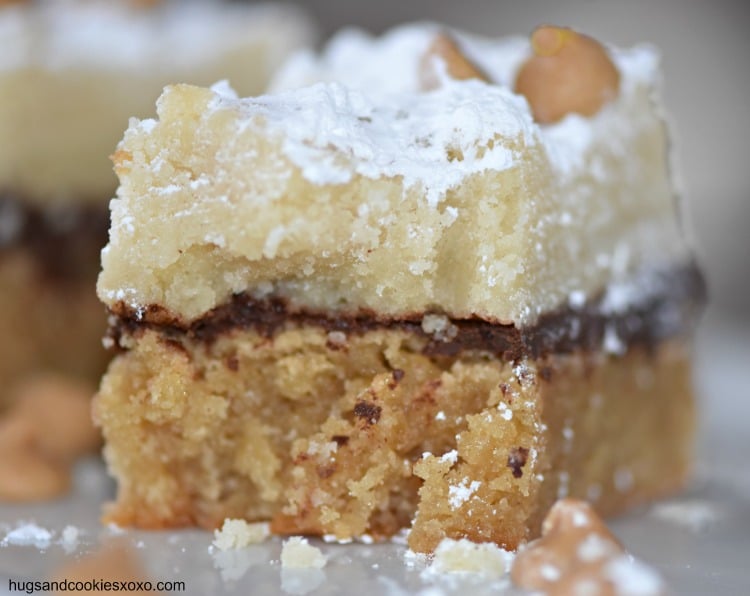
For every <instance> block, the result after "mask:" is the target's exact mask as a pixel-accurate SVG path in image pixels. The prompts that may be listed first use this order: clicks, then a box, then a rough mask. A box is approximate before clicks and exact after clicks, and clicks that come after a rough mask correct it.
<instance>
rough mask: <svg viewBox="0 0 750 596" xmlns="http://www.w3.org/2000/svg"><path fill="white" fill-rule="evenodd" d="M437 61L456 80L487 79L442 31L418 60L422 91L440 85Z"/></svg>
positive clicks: (451, 38) (454, 41)
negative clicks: (440, 62)
mask: <svg viewBox="0 0 750 596" xmlns="http://www.w3.org/2000/svg"><path fill="white" fill-rule="evenodd" d="M438 61H442V63H443V67H444V68H445V72H446V74H448V75H449V76H450V77H451V78H453V79H456V80H458V81H464V80H466V79H481V80H483V81H487V80H488V77H487V75H486V74H485V73H483V72H482V70H481V69H480V68H479V67H478V66H477V65H476V64H474V63H473V62H472V61H471V60H469V59H468V58H467V57H466V55H465V54H464V53H463V52H462V51H461V48H460V47H459V46H458V43H456V40H455V39H453V37H451V36H450V35H449V34H448V33H445V32H444V33H440V34H439V35H437V36H436V37H435V40H434V41H433V42H432V43H431V44H430V47H429V48H427V51H426V52H425V54H424V55H423V56H422V60H421V61H420V65H419V66H420V82H421V86H422V89H423V90H424V91H429V90H431V89H436V88H437V87H439V86H440V76H439V70H438V69H439V66H438V64H437V62H438Z"/></svg>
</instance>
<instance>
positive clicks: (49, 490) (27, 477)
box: [0, 446, 70, 502]
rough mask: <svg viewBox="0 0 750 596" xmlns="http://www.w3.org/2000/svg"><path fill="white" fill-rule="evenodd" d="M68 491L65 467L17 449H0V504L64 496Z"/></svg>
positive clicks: (68, 480) (29, 451) (19, 448)
mask: <svg viewBox="0 0 750 596" xmlns="http://www.w3.org/2000/svg"><path fill="white" fill-rule="evenodd" d="M69 488H70V472H69V470H68V468H67V467H65V466H61V465H59V464H58V463H55V462H50V461H49V460H47V459H45V458H44V457H42V456H40V455H39V454H38V453H36V452H34V451H32V450H28V449H24V448H21V447H16V448H12V447H8V446H3V447H2V448H0V500H2V501H19V502H27V501H38V500H46V499H52V498H54V497H58V496H60V495H62V494H65V493H66V492H67V491H68V490H69Z"/></svg>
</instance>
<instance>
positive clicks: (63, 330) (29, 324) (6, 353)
mask: <svg viewBox="0 0 750 596" xmlns="http://www.w3.org/2000/svg"><path fill="white" fill-rule="evenodd" d="M95 258H96V251H94V252H92V253H91V254H90V255H87V259H88V260H89V261H93V260H95ZM48 265H49V263H43V262H42V261H40V256H39V255H38V254H35V253H34V251H33V250H31V249H29V248H28V247H26V246H23V245H22V246H18V247H15V248H9V249H1V250H0V288H1V290H0V411H2V410H3V409H5V408H6V407H7V406H8V405H9V402H10V401H11V400H12V395H13V394H14V393H15V388H16V387H17V386H18V385H19V384H20V383H23V382H24V381H25V380H26V379H27V378H28V377H30V376H32V375H36V374H38V373H41V372H57V373H62V374H64V375H68V376H70V377H72V378H75V379H80V380H84V381H87V382H89V383H91V384H92V386H94V384H95V383H96V382H97V380H98V378H99V375H101V373H102V371H103V370H104V369H105V367H106V363H107V361H108V358H109V356H108V354H107V353H106V351H105V350H104V348H103V347H102V342H101V338H102V335H103V334H104V331H105V329H106V319H107V317H106V313H105V311H104V309H103V308H102V305H101V303H100V302H99V301H98V299H97V297H96V293H95V292H94V289H93V287H94V282H95V279H96V269H95V268H93V267H85V266H84V267H83V268H82V269H81V270H79V271H77V272H76V274H73V275H65V276H62V275H57V273H51V272H50V271H49V270H48ZM73 265H75V264H73Z"/></svg>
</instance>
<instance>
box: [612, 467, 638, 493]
mask: <svg viewBox="0 0 750 596" xmlns="http://www.w3.org/2000/svg"><path fill="white" fill-rule="evenodd" d="M614 483H615V488H616V489H617V491H618V492H621V493H625V492H628V491H629V490H631V489H632V488H633V485H634V484H635V478H634V477H633V472H632V471H631V470H630V469H628V468H617V469H616V470H615V474H614Z"/></svg>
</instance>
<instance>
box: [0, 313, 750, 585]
mask: <svg viewBox="0 0 750 596" xmlns="http://www.w3.org/2000/svg"><path fill="white" fill-rule="evenodd" d="M697 361H698V367H697V386H698V391H699V394H700V398H701V406H702V410H703V418H702V420H703V428H702V429H701V435H700V440H699V442H698V449H697V461H698V465H697V470H696V477H695V480H694V482H693V483H692V486H691V487H690V488H689V489H688V490H687V491H686V492H685V493H684V494H682V495H679V496H678V497H676V498H673V499H671V500H669V501H666V502H662V503H659V504H657V505H655V506H653V507H651V508H648V509H643V510H641V511H637V512H634V513H633V514H631V515H629V516H627V517H624V518H621V519H618V520H615V521H613V522H612V528H613V530H614V532H615V533H616V534H617V536H618V537H619V538H620V539H621V540H622V541H623V543H624V544H625V545H626V547H627V548H628V549H629V550H630V551H631V552H632V553H633V554H634V555H635V556H637V557H638V558H640V559H642V560H643V561H644V562H646V563H648V564H650V565H652V566H653V567H654V568H656V569H657V570H658V571H659V572H660V573H661V574H662V575H663V576H664V578H665V580H666V581H667V583H668V585H669V586H670V588H671V590H672V593H674V594H680V595H683V594H685V595H689V594H696V595H706V594H712V595H727V596H729V595H732V596H734V595H741V594H750V565H749V563H750V463H749V461H748V459H749V458H748V456H750V431H749V430H748V421H749V420H750V327H747V326H746V327H744V328H742V327H737V326H734V325H732V324H730V323H727V322H722V321H711V320H707V321H705V322H704V325H703V328H702V331H701V334H700V341H699V342H698V349H697ZM76 480H77V482H76V494H75V495H73V496H71V497H69V498H67V499H64V500H61V501H58V502H54V503H49V504H43V505H17V506H11V505H0V540H2V538H3V537H5V535H6V534H7V533H8V532H9V531H10V530H12V529H14V528H16V527H18V526H20V525H23V524H25V523H29V522H34V523H36V524H37V525H39V526H41V527H43V528H46V529H49V530H52V531H53V532H54V536H53V537H52V540H51V544H50V546H49V547H47V548H46V549H44V550H40V549H38V548H37V547H35V546H21V545H7V546H0V594H1V595H6V594H8V595H10V594H18V593H19V592H9V591H8V585H9V583H8V580H9V579H10V578H12V579H14V580H27V579H32V580H44V579H45V578H46V577H48V576H49V575H50V574H51V573H52V572H54V571H56V570H57V569H59V568H60V566H61V565H63V564H65V563H66V561H71V560H76V559H80V558H81V557H83V556H85V555H86V554H87V553H89V552H92V551H94V550H95V549H96V548H97V545H98V544H99V543H101V542H104V541H110V540H123V541H125V542H127V543H129V544H131V545H132V547H133V551H134V552H135V553H137V554H138V555H139V556H140V558H141V560H142V562H143V565H144V567H145V568H146V569H147V570H148V574H149V576H150V577H151V578H152V580H153V581H159V580H161V581H171V580H184V581H185V582H186V584H187V585H186V591H185V592H182V593H184V594H217V595H220V594H226V595H230V594H308V593H310V594H325V595H335V594H342V595H343V594H352V593H355V592H356V594H357V596H368V595H370V594H373V595H380V594H394V595H402V594H422V596H439V595H441V594H462V593H463V594H465V593H466V592H467V591H468V590H471V591H472V595H473V596H479V595H481V594H517V593H518V592H517V591H514V590H513V589H512V588H511V587H510V585H509V581H508V579H507V576H506V577H503V578H501V579H491V580H490V579H483V578H481V577H471V576H463V577H461V576H450V575H440V574H431V573H430V574H422V573H421V571H422V570H423V566H422V565H421V564H420V563H419V562H418V561H415V560H414V559H411V560H410V561H411V565H409V564H407V562H406V561H405V559H404V553H405V546H403V545H402V544H396V543H389V544H373V545H370V544H350V545H338V544H325V543H323V542H322V541H319V540H311V544H314V545H315V546H317V547H319V548H320V549H321V550H322V551H323V553H324V555H326V557H327V558H328V562H327V564H326V566H325V568H323V569H282V567H281V564H280V562H279V557H280V552H281V540H280V539H278V538H273V539H271V540H269V541H267V542H265V543H264V544H261V545H254V546H250V547H248V548H246V549H244V550H241V551H227V552H221V551H219V550H218V549H213V552H211V553H210V552H209V545H210V544H211V541H212V539H213V535H212V534H211V533H210V532H202V531H197V530H190V531H179V532H174V531H169V532H142V531H139V532H130V531H129V532H124V533H123V532H121V531H118V530H113V529H108V528H103V527H102V526H101V525H100V524H99V522H98V515H99V504H100V502H101V501H102V500H104V499H105V498H107V496H108V495H109V494H111V491H112V490H113V489H112V485H111V483H110V482H109V481H108V480H107V479H106V476H105V474H104V470H103V468H102V466H101V464H100V463H99V462H98V461H96V460H92V461H88V462H84V463H83V464H82V465H81V466H80V467H79V469H78V474H77V479H76ZM69 525H73V526H75V527H76V528H78V529H79V530H80V535H79V536H78V537H77V541H71V540H68V539H66V538H65V537H64V536H63V531H64V530H65V528H66V526H69ZM70 534H71V531H70V530H68V531H67V537H68V538H70ZM92 579H94V578H92Z"/></svg>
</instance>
